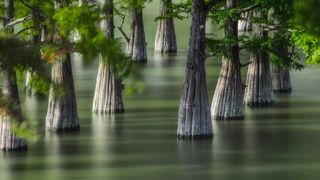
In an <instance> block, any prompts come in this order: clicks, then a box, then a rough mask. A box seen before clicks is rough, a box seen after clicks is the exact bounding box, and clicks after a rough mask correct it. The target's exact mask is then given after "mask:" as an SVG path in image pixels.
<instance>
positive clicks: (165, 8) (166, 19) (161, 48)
mask: <svg viewBox="0 0 320 180" xmlns="http://www.w3.org/2000/svg"><path fill="white" fill-rule="evenodd" d="M171 11H172V0H161V1H160V16H161V17H162V18H160V20H159V21H158V28H157V32H156V38H155V45H154V50H155V52H156V53H161V54H162V53H164V54H165V53H176V52H177V42H176V41H177V40H176V32H175V27H174V20H173V16H172V15H171V14H172V12H171Z"/></svg>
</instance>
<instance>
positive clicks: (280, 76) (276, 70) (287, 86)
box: [272, 17, 292, 93]
mask: <svg viewBox="0 0 320 180" xmlns="http://www.w3.org/2000/svg"><path fill="white" fill-rule="evenodd" d="M279 19H280V18H277V17H275V20H274V21H275V24H278V25H281V22H280V20H279ZM286 33H287V30H283V29H282V30H277V31H275V34H274V36H275V38H277V37H279V38H278V39H283V37H284V36H286ZM280 37H282V38H280ZM273 49H274V50H275V51H276V52H277V54H279V55H280V56H281V57H283V58H284V59H289V51H288V42H286V40H281V41H280V42H279V43H277V44H276V45H275V47H273ZM272 84H273V91H274V92H277V93H291V91H292V87H291V79H290V71H289V69H288V68H283V67H280V66H279V65H276V64H274V65H273V66H272Z"/></svg>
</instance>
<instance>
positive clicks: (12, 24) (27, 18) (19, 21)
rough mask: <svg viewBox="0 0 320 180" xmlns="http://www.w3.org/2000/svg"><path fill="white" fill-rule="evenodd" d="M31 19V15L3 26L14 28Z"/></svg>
mask: <svg viewBox="0 0 320 180" xmlns="http://www.w3.org/2000/svg"><path fill="white" fill-rule="evenodd" d="M31 18H32V15H29V16H26V17H23V18H20V19H16V20H13V21H10V22H9V23H8V24H6V25H5V26H4V28H8V27H12V26H14V25H16V24H19V23H23V22H25V21H27V20H29V19H31Z"/></svg>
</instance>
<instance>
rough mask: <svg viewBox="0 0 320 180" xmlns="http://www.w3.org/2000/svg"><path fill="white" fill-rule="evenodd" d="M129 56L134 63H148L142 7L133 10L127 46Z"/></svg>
mask: <svg viewBox="0 0 320 180" xmlns="http://www.w3.org/2000/svg"><path fill="white" fill-rule="evenodd" d="M127 54H128V55H129V56H130V57H131V59H132V60H133V61H137V62H146V61H147V46H146V38H145V33H144V25H143V16H142V7H139V8H138V7H133V8H132V25H131V32H130V37H129V42H128V45H127Z"/></svg>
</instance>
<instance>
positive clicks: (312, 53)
mask: <svg viewBox="0 0 320 180" xmlns="http://www.w3.org/2000/svg"><path fill="white" fill-rule="evenodd" d="M291 39H292V41H293V42H294V43H295V44H296V45H297V46H298V47H299V48H301V49H302V50H303V53H304V54H305V56H306V59H307V63H309V64H318V63H320V39H319V38H317V37H314V36H312V35H309V34H307V33H306V32H305V31H303V30H295V31H293V32H292V38H291Z"/></svg>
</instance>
